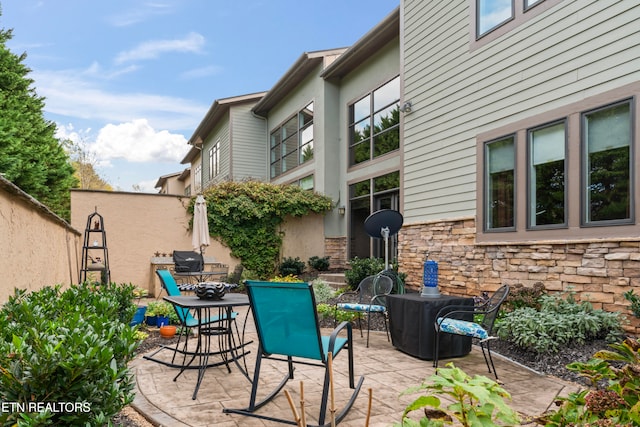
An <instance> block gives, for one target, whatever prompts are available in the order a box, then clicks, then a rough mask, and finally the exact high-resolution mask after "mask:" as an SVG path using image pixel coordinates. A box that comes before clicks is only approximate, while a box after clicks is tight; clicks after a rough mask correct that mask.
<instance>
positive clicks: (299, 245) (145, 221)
mask: <svg viewBox="0 0 640 427" xmlns="http://www.w3.org/2000/svg"><path fill="white" fill-rule="evenodd" d="M188 203H189V198H186V197H180V196H172V195H161V194H145V193H125V192H108V191H89V190H72V191H71V225H69V224H67V223H66V222H65V221H63V220H62V219H60V218H59V217H57V216H56V215H54V214H53V213H51V212H50V211H49V210H48V209H47V208H46V207H45V206H44V205H42V204H40V203H38V202H37V201H35V200H34V199H32V198H31V197H30V196H29V195H27V194H25V193H22V192H21V191H20V190H19V189H17V188H16V187H15V186H13V185H12V184H11V183H9V182H8V181H6V180H3V179H1V178H0V243H1V244H0V303H1V302H5V301H6V300H7V298H8V297H9V295H12V294H13V292H14V288H15V287H17V288H23V289H27V290H37V289H40V288H42V287H43V286H47V285H53V284H65V285H68V284H71V283H77V282H78V280H79V279H78V277H79V270H80V268H81V263H82V260H81V258H82V257H81V255H82V245H83V235H84V230H85V228H86V226H87V217H88V216H89V215H91V214H92V213H94V212H95V210H96V209H97V211H98V213H99V214H100V215H102V217H103V219H104V229H105V232H106V236H107V249H108V254H109V269H110V273H111V281H112V282H115V283H133V284H134V285H136V286H139V287H141V288H144V289H147V290H149V291H150V293H151V294H152V295H154V296H155V295H156V293H157V292H158V290H159V284H158V282H157V278H156V277H155V275H154V273H153V268H154V266H153V265H152V258H155V256H154V255H155V253H156V252H159V253H161V254H163V253H164V254H171V253H172V252H173V250H176V249H177V250H191V232H190V231H189V230H188V224H189V214H188V213H187V211H186V206H187V204H188ZM281 230H282V231H283V232H284V243H283V254H284V256H292V257H296V256H298V257H300V259H301V260H303V261H304V262H305V263H306V262H307V260H308V259H309V257H311V256H314V255H316V256H324V233H323V231H322V230H323V221H322V216H321V215H313V216H311V217H309V218H288V219H287V222H286V224H284V225H283V226H282V228H281ZM212 258H213V259H212ZM205 260H207V261H208V262H210V261H213V260H215V261H216V262H218V263H222V264H225V265H227V266H228V271H229V272H230V273H231V272H233V270H234V268H235V267H236V265H237V264H238V263H239V261H238V260H237V259H235V258H232V257H231V256H230V254H229V250H228V248H226V247H224V246H223V245H222V244H220V243H219V242H217V241H215V240H213V239H212V240H211V246H209V247H208V248H207V249H206V252H205Z"/></svg>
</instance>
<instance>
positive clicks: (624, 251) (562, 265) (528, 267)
mask: <svg viewBox="0 0 640 427" xmlns="http://www.w3.org/2000/svg"><path fill="white" fill-rule="evenodd" d="M475 233H476V227H475V220H474V219H460V220H453V221H437V222H431V223H422V224H415V225H407V226H405V227H403V228H402V230H400V233H399V239H398V240H399V242H398V245H399V246H398V251H399V255H398V258H399V261H400V263H399V266H400V271H402V272H405V273H407V286H408V287H410V288H413V289H415V290H419V289H420V288H421V286H422V274H423V265H424V261H425V259H427V255H428V259H431V260H434V261H437V262H438V279H439V289H440V292H441V293H444V294H456V295H469V296H473V295H478V294H479V293H480V291H489V292H492V291H494V290H496V289H497V288H498V287H500V286H501V285H503V284H509V285H514V284H518V283H519V284H522V285H524V286H531V285H533V284H534V283H536V282H542V283H544V285H545V288H546V289H547V291H550V292H553V291H569V290H574V291H575V292H576V293H577V298H579V299H581V300H588V301H590V302H591V303H592V304H593V306H594V307H595V308H602V309H604V310H607V311H612V312H621V313H623V314H624V315H626V317H627V319H629V322H630V323H629V325H627V326H626V327H625V329H626V330H627V331H628V332H630V333H633V334H635V335H638V334H639V333H640V319H638V318H636V317H634V316H633V314H632V313H631V311H630V310H629V302H628V301H627V300H625V299H624V297H623V295H622V294H623V293H624V292H626V291H628V290H630V289H634V292H635V293H640V239H636V240H631V239H626V240H614V239H608V240H596V241H588V242H586V241H576V242H566V243H558V242H555V241H554V242H535V243H531V244H477V243H476V240H475Z"/></svg>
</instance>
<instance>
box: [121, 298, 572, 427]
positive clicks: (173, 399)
mask: <svg viewBox="0 0 640 427" xmlns="http://www.w3.org/2000/svg"><path fill="white" fill-rule="evenodd" d="M241 311H242V310H241ZM238 319H239V320H243V319H244V315H243V314H241V316H239V318H238ZM251 339H253V340H254V343H253V344H251V350H252V353H251V354H250V355H249V356H248V360H247V363H248V367H249V370H250V372H252V370H253V363H254V362H255V351H256V350H257V344H256V343H255V339H256V336H255V332H254V329H253V322H252V319H251V318H249V320H248V324H247V340H251ZM194 341H195V340H194ZM354 341H355V343H354V347H355V348H354V355H355V358H356V361H355V373H356V380H357V377H359V376H360V375H364V376H365V380H364V384H363V386H362V390H361V391H360V394H359V395H358V398H357V400H356V402H355V404H354V406H353V408H352V409H351V411H350V412H349V414H348V415H347V417H346V418H345V419H344V420H343V421H342V423H340V425H341V426H345V427H350V426H353V427H355V426H358V427H361V426H364V425H365V419H366V415H367V405H368V393H369V389H371V390H372V393H373V403H372V410H371V416H370V419H369V425H370V426H390V425H392V424H393V423H394V422H399V421H400V419H401V415H402V412H403V411H404V408H405V407H406V405H407V404H408V403H410V402H412V401H413V400H414V399H415V398H416V397H417V396H418V395H404V396H401V393H402V392H403V391H404V390H406V389H407V388H409V387H413V386H417V385H419V384H420V383H421V382H422V381H423V380H424V379H425V378H427V377H429V376H431V375H432V374H433V373H434V372H435V370H434V368H433V367H432V366H431V365H432V362H431V361H427V360H420V359H417V358H414V357H412V356H409V355H407V354H405V353H402V352H401V351H399V350H396V349H395V348H394V347H393V346H392V345H391V343H389V342H387V338H386V335H385V333H384V332H372V333H371V337H370V341H371V342H370V345H369V348H366V333H365V336H364V338H361V337H360V332H359V330H357V329H354ZM448 362H453V363H454V364H455V365H456V366H457V367H460V368H462V369H463V370H464V371H465V372H466V373H467V374H469V375H474V374H480V375H486V376H487V377H489V378H493V375H492V374H488V372H487V368H486V365H485V363H484V359H483V357H482V353H481V351H480V349H479V348H477V347H475V346H474V347H473V350H472V351H471V353H470V354H469V355H467V356H465V357H461V358H457V359H450V360H443V361H442V365H441V366H444V365H445V364H446V363H448ZM494 362H495V364H496V368H497V369H498V375H499V376H500V380H501V382H502V383H503V387H504V388H505V389H506V390H507V391H508V392H509V393H510V394H511V396H512V401H511V402H509V404H510V406H511V407H512V408H513V409H515V410H517V411H519V412H521V413H523V414H526V415H528V416H535V415H539V414H541V413H543V412H545V411H546V410H547V409H549V408H551V407H552V404H553V402H554V400H555V398H556V397H557V396H558V395H567V394H568V393H570V392H572V391H576V390H577V389H578V386H577V385H576V384H573V383H568V382H565V381H563V380H560V379H558V378H553V377H548V376H545V375H541V374H539V373H536V372H534V371H531V370H529V369H528V368H526V367H524V366H521V365H518V364H516V363H513V362H511V361H509V360H506V359H504V358H501V357H500V356H498V355H496V356H494ZM346 363H347V357H346V354H344V355H338V357H336V359H335V361H334V383H335V385H334V392H335V396H336V407H338V408H339V407H340V406H341V404H340V403H341V402H343V401H345V400H346V399H347V398H348V397H349V396H350V395H351V393H350V391H351V390H350V389H349V388H348V381H347V377H346V373H347V366H346ZM264 365H265V363H264V362H263V377H262V378H261V381H262V382H264V383H265V384H267V383H269V384H275V383H277V382H279V381H280V379H281V378H282V376H283V375H284V373H285V369H286V364H285V363H283V362H273V361H271V362H269V363H267V364H266V365H267V366H269V369H266V367H265V366H264ZM231 367H232V372H231V373H228V372H227V370H226V368H225V367H215V368H209V369H208V370H207V372H206V374H205V376H204V380H203V382H202V385H201V387H200V391H199V393H198V397H197V399H196V400H192V399H191V396H192V392H193V387H194V385H195V382H196V376H197V371H195V370H188V371H186V372H185V373H184V374H182V375H181V376H180V377H179V378H178V380H177V381H175V382H174V381H173V377H174V376H175V374H176V372H177V371H176V369H172V368H168V367H165V366H163V365H160V364H158V363H154V362H152V361H149V360H145V359H142V357H138V358H136V359H135V360H134V361H133V362H132V364H131V369H132V371H133V373H134V374H135V378H136V398H135V401H134V403H133V406H134V407H135V408H136V409H138V410H139V411H140V412H141V413H143V414H144V415H145V416H146V417H147V418H148V419H149V420H150V421H151V422H153V423H154V424H157V425H161V426H170V427H181V426H192V427H208V426H223V427H224V426H230V427H231V426H276V425H282V424H278V423H275V422H269V421H263V420H260V419H256V418H248V417H243V416H241V415H235V414H224V413H223V412H222V409H223V408H224V407H229V408H241V407H245V406H246V405H247V403H248V401H249V393H250V391H251V386H250V384H249V382H248V381H247V379H246V378H245V377H244V376H243V375H242V374H241V373H240V372H239V371H238V369H237V367H236V366H235V365H233V364H232V365H231ZM322 375H323V370H322V369H319V368H313V367H308V366H305V365H296V371H295V378H294V379H293V380H291V381H290V382H289V384H288V385H287V386H286V389H287V390H289V392H290V393H291V395H292V397H293V400H294V402H295V403H296V405H298V410H299V400H300V399H299V388H300V381H303V382H304V394H305V408H306V417H307V422H311V421H310V420H316V419H317V415H318V413H317V412H318V409H319V408H318V405H317V404H316V402H318V401H319V396H320V393H321V391H322ZM262 390H263V391H264V392H267V391H270V388H269V386H268V385H267V386H266V387H265V388H264V389H262ZM260 413H263V414H268V415H275V416H282V417H284V418H288V419H293V414H292V412H291V409H290V407H289V404H288V402H287V399H286V397H285V395H284V393H281V395H279V396H278V397H277V398H276V399H274V400H273V401H272V402H271V403H269V404H267V405H266V406H265V407H263V408H261V410H260ZM419 416H420V413H419V411H416V412H415V417H416V418H418V417H419Z"/></svg>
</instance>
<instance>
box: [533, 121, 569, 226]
mask: <svg viewBox="0 0 640 427" xmlns="http://www.w3.org/2000/svg"><path fill="white" fill-rule="evenodd" d="M528 142H529V150H528V164H529V171H528V173H529V176H528V178H529V179H528V182H529V190H528V192H527V195H528V200H529V203H528V206H527V208H528V218H529V223H528V226H529V228H535V227H545V226H546V227H551V226H557V225H566V222H567V219H566V215H565V212H566V211H565V205H566V202H567V201H566V194H565V187H566V185H565V172H566V171H565V151H566V147H565V146H566V138H565V122H564V121H562V122H560V123H554V124H551V125H546V126H541V127H539V128H535V129H531V130H530V131H529V138H528Z"/></svg>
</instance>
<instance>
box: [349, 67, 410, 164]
mask: <svg viewBox="0 0 640 427" xmlns="http://www.w3.org/2000/svg"><path fill="white" fill-rule="evenodd" d="M399 102H400V77H396V78H394V79H393V80H391V81H389V82H387V83H386V84H384V85H383V86H381V87H379V88H378V89H376V90H374V91H372V92H371V93H369V94H368V95H366V96H365V97H363V98H360V99H359V100H358V101H356V102H355V103H353V104H352V105H350V106H349V135H350V141H349V165H350V166H353V165H357V164H359V163H362V162H366V161H368V160H371V159H374V158H376V157H378V156H381V155H383V154H386V153H389V152H391V151H394V150H397V149H398V148H399V147H400V106H399Z"/></svg>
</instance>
